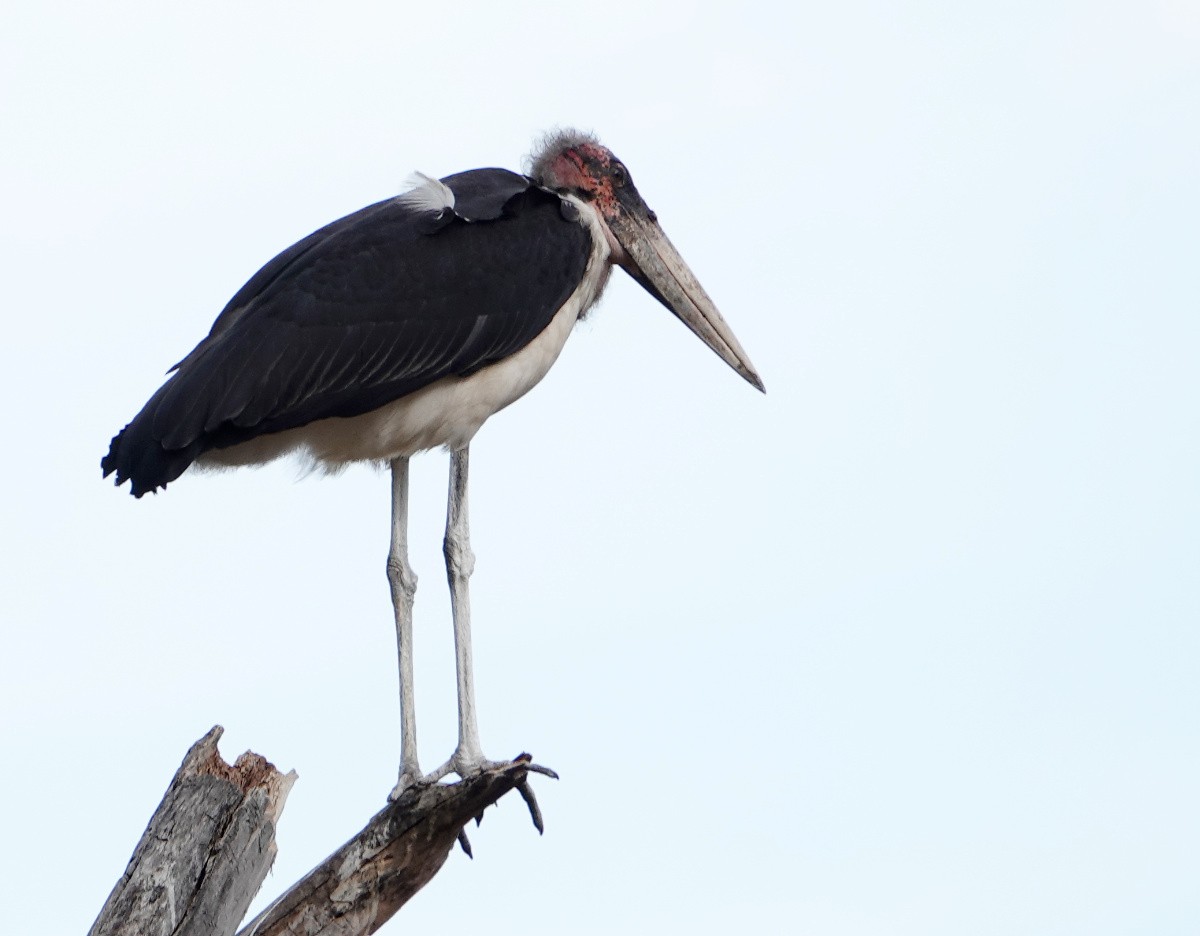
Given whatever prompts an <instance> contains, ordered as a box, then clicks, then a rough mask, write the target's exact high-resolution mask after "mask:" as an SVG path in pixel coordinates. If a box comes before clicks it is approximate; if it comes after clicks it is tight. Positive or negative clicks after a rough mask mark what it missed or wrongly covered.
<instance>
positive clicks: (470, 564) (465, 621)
mask: <svg viewBox="0 0 1200 936" xmlns="http://www.w3.org/2000/svg"><path fill="white" fill-rule="evenodd" d="M468 452H469V449H468V448H467V447H465V446H464V447H463V448H461V449H459V450H458V451H457V452H453V453H452V454H451V455H450V497H449V502H448V504H447V507H446V539H445V542H444V544H443V551H444V552H445V554H446V577H447V579H449V581H450V605H451V609H452V611H453V614H454V662H455V671H456V672H457V674H458V747H457V748H455V750H454V753H453V754H452V755H451V757H450V760H448V761H447V762H446V763H445V764H443V765H442V766H441V767H440V768H439V769H438V770H436V771H434V773H433V774H432V775H431V777H432V778H433V779H441V778H442V777H444V776H446V774H448V773H451V772H453V773H456V774H458V775H459V776H460V777H465V776H466V775H467V774H469V773H472V772H474V771H477V770H480V769H482V768H484V767H487V766H489V764H490V763H491V762H489V761H487V760H485V759H484V756H483V751H482V750H481V748H480V746H479V724H478V722H477V721H476V719H475V675H474V670H473V667H472V663H471V596H470V593H469V592H468V590H467V582H468V581H469V579H470V578H471V573H472V572H473V571H474V570H475V554H474V553H473V552H471V531H470V525H469V523H468V521H467V463H468ZM426 779H430V778H426Z"/></svg>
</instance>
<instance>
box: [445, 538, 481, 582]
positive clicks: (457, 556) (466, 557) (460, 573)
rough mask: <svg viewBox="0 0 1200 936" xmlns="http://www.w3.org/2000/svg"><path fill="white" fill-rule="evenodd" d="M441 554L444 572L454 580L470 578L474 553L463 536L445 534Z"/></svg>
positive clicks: (473, 568) (473, 566) (473, 569)
mask: <svg viewBox="0 0 1200 936" xmlns="http://www.w3.org/2000/svg"><path fill="white" fill-rule="evenodd" d="M442 553H443V555H445V557H446V570H447V571H448V572H449V573H450V574H451V575H452V576H453V577H455V578H470V577H471V573H472V572H474V571H475V553H473V552H472V551H471V543H470V540H468V539H467V538H466V537H465V536H463V535H462V534H459V533H457V532H450V533H447V534H446V538H445V539H444V540H442Z"/></svg>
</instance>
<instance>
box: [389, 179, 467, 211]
mask: <svg viewBox="0 0 1200 936" xmlns="http://www.w3.org/2000/svg"><path fill="white" fill-rule="evenodd" d="M407 184H408V185H410V186H412V188H410V189H409V190H408V191H407V192H404V193H402V194H400V195H397V196H396V200H397V201H399V202H400V204H402V205H404V206H405V207H406V208H411V209H413V210H414V211H431V212H433V213H435V214H441V213H442V212H443V211H453V210H454V193H453V192H452V191H450V187H449V186H448V185H446V184H445V183H444V182H442V181H441V180H440V179H435V178H433V177H431V176H427V175H425V173H423V172H414V173H413V174H412V175H410V176H409V177H408V179H407Z"/></svg>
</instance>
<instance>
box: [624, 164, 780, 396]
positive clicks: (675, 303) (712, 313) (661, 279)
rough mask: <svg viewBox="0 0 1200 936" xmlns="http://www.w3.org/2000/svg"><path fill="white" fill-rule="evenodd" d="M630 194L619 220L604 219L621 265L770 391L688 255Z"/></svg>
mask: <svg viewBox="0 0 1200 936" xmlns="http://www.w3.org/2000/svg"><path fill="white" fill-rule="evenodd" d="M630 188H632V186H630ZM626 192H628V190H626ZM626 192H622V193H621V194H619V195H618V196H617V199H618V203H619V204H620V210H619V211H618V212H617V213H616V215H615V217H606V218H605V219H604V220H605V223H606V224H607V225H608V227H609V230H610V231H612V234H613V236H614V237H615V238H616V239H617V242H618V243H619V244H620V245H621V247H623V248H624V250H625V253H626V254H627V256H626V257H622V258H620V260H619V262H620V264H621V266H622V267H623V268H624V269H625V271H626V272H627V273H629V275H630V276H632V277H633V278H634V279H635V280H637V281H638V282H639V283H640V284H641V285H642V288H644V289H645V290H646V291H647V292H648V293H650V295H652V296H653V297H654V298H655V299H657V300H658V301H659V302H661V303H662V304H663V305H665V306H666V307H667V308H668V309H670V310H671V311H672V312H674V313H675V315H676V316H678V318H679V319H680V321H682V322H683V324H684V325H686V326H687V327H688V328H690V329H691V330H692V332H693V333H695V335H696V336H697V337H698V338H699V339H700V340H701V341H703V342H704V343H705V344H706V345H708V346H709V347H710V348H712V349H713V351H715V352H716V353H717V355H718V356H719V357H720V358H721V360H722V361H724V362H725V363H726V364H728V365H729V366H730V367H732V368H733V369H734V370H735V371H737V372H738V373H739V374H741V375H742V376H743V377H744V378H745V379H746V380H747V381H748V382H749V383H750V385H751V386H753V387H757V388H758V389H759V390H761V391H762V392H763V393H766V392H767V390H766V387H764V386H763V382H762V379H761V378H760V377H759V376H758V373H757V372H756V371H755V370H754V365H753V364H751V363H750V356H749V355H748V354H746V352H745V350H744V349H743V348H742V346H741V344H740V343H739V342H738V340H737V338H736V337H734V334H733V330H732V329H730V327H729V325H728V324H727V323H726V322H725V319H723V318H722V317H721V313H720V312H718V311H717V307H716V305H715V304H714V303H713V301H712V299H710V298H709V297H708V293H706V292H705V291H704V287H703V286H701V285H700V281H699V280H697V279H696V276H695V274H693V273H692V271H691V270H690V269H689V268H688V265H687V264H686V263H685V262H684V260H683V257H681V256H679V251H678V250H676V249H675V245H674V244H672V243H671V241H670V240H669V239H668V238H667V235H666V234H664V233H663V230H662V228H661V227H659V225H658V221H657V219H656V218H655V217H654V214H653V212H651V211H650V209H649V208H647V207H646V203H645V202H643V201H642V199H641V196H639V195H637V194H636V190H634V191H633V192H628V194H626Z"/></svg>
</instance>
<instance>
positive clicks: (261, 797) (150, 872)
mask: <svg viewBox="0 0 1200 936" xmlns="http://www.w3.org/2000/svg"><path fill="white" fill-rule="evenodd" d="M222 732H223V729H222V728H221V726H220V725H217V726H216V727H214V728H213V729H212V730H211V731H209V732H208V734H206V735H205V736H204V737H203V738H201V739H200V740H199V741H197V742H196V743H195V744H193V745H192V747H191V750H189V751H188V752H187V756H185V757H184V759H183V763H182V764H181V765H180V767H179V770H178V771H177V772H176V774H175V778H174V779H173V780H172V781H171V785H170V787H169V788H168V789H167V793H166V795H165V796H164V797H163V799H162V802H161V803H159V806H158V809H157V810H156V811H155V813H154V817H153V818H152V819H151V820H150V824H149V825H148V826H147V827H146V831H145V832H144V833H143V835H142V839H141V841H140V842H138V845H137V848H136V849H134V852H133V857H132V858H131V859H130V860H129V866H128V867H127V868H126V869H125V873H124V874H123V875H122V876H121V879H120V880H119V881H118V882H117V884H116V886H115V887H114V888H113V890H112V893H111V894H109V896H108V900H107V901H105V904H104V909H103V910H101V911H100V916H99V917H98V918H97V919H96V922H95V923H94V924H93V925H92V928H91V931H90V933H89V936H150V934H155V936H157V934H160V933H172V934H174V936H231V934H232V933H233V932H234V930H235V929H236V928H237V925H238V923H239V922H241V920H242V918H243V917H244V916H245V915H246V910H247V908H248V907H249V906H250V901H251V900H252V899H253V897H254V895H255V894H256V893H258V889H259V887H261V886H262V882H263V879H264V878H265V877H266V876H267V871H268V870H270V868H271V863H272V862H273V861H274V860H275V850H276V849H275V825H276V822H277V821H278V818H279V813H280V811H281V810H282V809H283V804H284V801H285V800H286V799H287V794H288V791H289V790H290V789H291V786H292V783H293V782H294V781H295V779H296V775H295V773H288V774H286V775H284V774H281V773H280V772H279V771H278V770H276V769H275V767H274V766H272V765H271V764H270V763H268V762H267V761H266V759H264V758H262V757H260V756H259V755H257V754H252V753H250V752H246V753H245V754H243V755H242V756H241V757H239V758H238V759H237V761H236V762H235V763H234V764H233V765H232V766H231V765H229V764H227V763H225V761H224V760H222V759H221V755H220V753H218V751H217V741H218V739H219V738H220V737H221V734H222Z"/></svg>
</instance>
